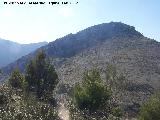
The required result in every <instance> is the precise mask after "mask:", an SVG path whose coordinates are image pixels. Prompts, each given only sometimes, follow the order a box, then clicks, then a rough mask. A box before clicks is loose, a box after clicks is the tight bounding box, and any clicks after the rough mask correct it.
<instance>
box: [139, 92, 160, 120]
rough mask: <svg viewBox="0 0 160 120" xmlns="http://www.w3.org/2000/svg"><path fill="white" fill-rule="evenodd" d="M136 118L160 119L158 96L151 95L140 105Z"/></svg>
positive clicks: (142, 119) (143, 119) (159, 97)
mask: <svg viewBox="0 0 160 120" xmlns="http://www.w3.org/2000/svg"><path fill="white" fill-rule="evenodd" d="M138 120H160V96H159V95H158V96H155V97H152V98H151V99H150V100H149V101H148V102H147V103H145V104H144V105H142V107H141V109H140V113H139V116H138Z"/></svg>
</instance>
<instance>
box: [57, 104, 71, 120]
mask: <svg viewBox="0 0 160 120" xmlns="http://www.w3.org/2000/svg"><path fill="white" fill-rule="evenodd" d="M58 116H59V117H60V119H61V120H69V111H68V109H67V108H66V107H65V105H64V103H60V104H59V108H58Z"/></svg>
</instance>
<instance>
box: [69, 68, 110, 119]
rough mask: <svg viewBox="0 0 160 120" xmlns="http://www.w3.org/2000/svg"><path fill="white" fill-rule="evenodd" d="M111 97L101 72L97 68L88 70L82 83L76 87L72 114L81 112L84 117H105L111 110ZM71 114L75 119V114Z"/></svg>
mask: <svg viewBox="0 0 160 120" xmlns="http://www.w3.org/2000/svg"><path fill="white" fill-rule="evenodd" d="M110 97H111V92H110V91H109V90H108V88H107V87H106V86H105V85H104V83H103V81H102V79H101V77H100V73H99V72H98V71H97V70H91V71H88V72H86V73H84V77H83V82H82V84H81V85H80V84H77V85H75V87H74V92H73V103H72V107H71V110H70V111H71V114H72V113H74V112H75V114H80V115H79V116H81V117H82V116H83V117H82V119H84V118H86V119H91V116H92V117H93V118H95V117H98V116H99V117H102V116H103V117H105V116H107V114H108V111H109V110H110V106H109V100H110ZM71 116H72V119H73V117H74V115H73V114H72V115H71ZM79 119H80V117H79Z"/></svg>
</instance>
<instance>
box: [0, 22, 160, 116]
mask: <svg viewBox="0 0 160 120" xmlns="http://www.w3.org/2000/svg"><path fill="white" fill-rule="evenodd" d="M41 49H44V50H45V52H46V54H47V55H48V57H50V58H51V59H53V64H54V65H55V67H56V70H57V72H58V74H59V78H60V84H59V87H58V89H59V91H60V93H66V92H68V90H69V88H71V87H72V85H74V84H75V83H76V82H80V81H81V78H82V73H83V72H84V71H85V70H88V69H91V68H94V67H96V68H98V69H99V70H100V71H101V73H102V75H103V74H104V71H105V69H106V67H107V65H108V64H113V65H115V66H116V68H117V69H118V72H119V73H123V74H124V75H125V76H126V80H127V81H128V86H127V89H126V91H125V92H124V94H123V95H124V97H123V100H122V101H123V104H124V105H126V106H127V107H125V109H126V111H131V114H132V112H137V108H138V107H139V104H141V103H143V102H144V100H147V98H148V97H149V96H150V95H151V94H152V93H153V92H154V91H156V90H157V89H159V88H160V54H159V51H160V43H159V42H157V41H155V40H152V39H149V38H146V37H144V36H143V35H142V34H141V33H139V32H138V31H136V30H135V28H134V27H132V26H129V25H126V24H123V23H119V22H111V23H104V24H100V25H96V26H92V27H89V28H87V29H85V30H82V31H80V32H78V33H76V34H69V35H67V36H65V37H63V38H59V39H57V40H55V41H53V42H51V43H49V44H48V45H46V46H43V47H41ZM37 51H38V50H37ZM37 51H36V52H37ZM36 52H33V53H30V54H29V55H27V56H24V57H22V58H20V59H18V60H17V61H16V62H14V63H11V64H10V65H8V66H7V67H4V68H3V69H2V70H3V72H4V74H9V73H10V72H11V71H12V69H13V68H15V66H19V68H20V69H21V70H22V71H24V67H25V65H26V63H27V62H28V61H29V60H30V59H31V58H32V57H33V56H34V55H35V54H36ZM104 80H105V79H104ZM66 86H67V87H66ZM62 87H63V88H64V89H63V90H61V88H62Z"/></svg>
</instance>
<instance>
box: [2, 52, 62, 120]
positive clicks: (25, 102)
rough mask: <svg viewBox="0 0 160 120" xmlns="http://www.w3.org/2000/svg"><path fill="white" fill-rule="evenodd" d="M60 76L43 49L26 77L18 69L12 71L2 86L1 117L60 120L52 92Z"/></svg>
mask: <svg viewBox="0 0 160 120" xmlns="http://www.w3.org/2000/svg"><path fill="white" fill-rule="evenodd" d="M57 79H58V76H57V74H56V71H55V69H54V67H53V66H52V65H51V64H50V62H49V61H47V60H46V55H45V53H44V52H43V51H41V52H39V53H38V55H37V56H36V58H35V59H34V60H32V61H31V62H30V63H29V64H28V66H27V70H26V74H25V77H24V76H23V75H22V74H21V73H20V71H19V70H18V68H17V69H15V70H14V71H13V72H12V74H11V76H10V78H9V82H8V83H9V84H7V83H5V84H4V85H1V86H0V119H2V120H58V119H59V118H58V115H57V110H56V109H55V107H56V106H55V101H54V98H53V95H52V93H53V90H54V88H55V86H56V84H57V82H58V81H57ZM42 98H43V99H42Z"/></svg>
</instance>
